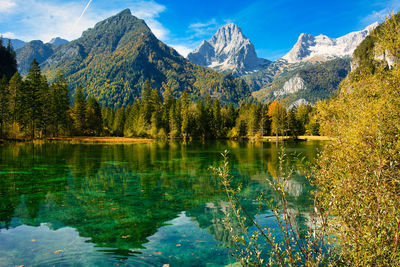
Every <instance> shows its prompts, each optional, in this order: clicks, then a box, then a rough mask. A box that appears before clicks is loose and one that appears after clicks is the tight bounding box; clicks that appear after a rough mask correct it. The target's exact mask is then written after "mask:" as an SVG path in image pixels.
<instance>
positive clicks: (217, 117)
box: [212, 99, 223, 138]
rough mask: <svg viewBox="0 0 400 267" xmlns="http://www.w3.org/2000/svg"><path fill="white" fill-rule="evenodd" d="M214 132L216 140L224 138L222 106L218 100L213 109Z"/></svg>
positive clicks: (215, 101)
mask: <svg viewBox="0 0 400 267" xmlns="http://www.w3.org/2000/svg"><path fill="white" fill-rule="evenodd" d="M212 132H213V133H214V136H215V137H216V138H220V137H223V121H222V114H221V105H220V103H219V100H218V99H215V100H214V102H213V107H212Z"/></svg>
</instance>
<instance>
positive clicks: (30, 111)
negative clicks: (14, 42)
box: [22, 59, 45, 139]
mask: <svg viewBox="0 0 400 267" xmlns="http://www.w3.org/2000/svg"><path fill="white" fill-rule="evenodd" d="M43 83H44V81H43V77H42V73H41V70H40V67H39V63H38V62H37V61H36V59H33V61H32V63H31V68H30V69H29V71H28V75H27V77H26V86H24V87H23V89H24V90H23V93H22V94H23V103H22V110H24V115H23V126H25V128H26V130H28V132H29V134H30V136H31V138H32V139H34V138H35V136H36V130H37V128H41V123H42V119H43V117H42V115H43V114H42V112H43V102H42V101H43V93H44V92H43V91H45V89H43V88H42V87H43V86H44V84H43Z"/></svg>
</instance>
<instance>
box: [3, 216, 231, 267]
mask: <svg viewBox="0 0 400 267" xmlns="http://www.w3.org/2000/svg"><path fill="white" fill-rule="evenodd" d="M148 241H149V242H148V243H147V244H145V247H146V248H145V249H141V250H136V251H135V250H131V252H132V254H131V255H130V256H131V257H126V258H125V259H123V258H120V259H116V258H112V255H109V256H108V255H107V254H108V253H107V252H112V250H110V249H108V248H98V247H96V246H95V245H94V244H93V243H91V242H90V238H83V237H80V236H79V233H78V232H77V231H76V230H75V229H73V228H71V227H65V228H61V229H58V230H52V229H51V225H49V224H45V223H42V224H41V225H40V226H38V227H33V226H27V225H21V226H18V227H16V228H12V229H7V230H6V229H2V230H0V262H1V264H0V265H1V266H20V265H25V266H32V265H47V266H51V265H53V264H63V263H64V264H68V263H69V264H71V263H73V265H74V266H79V265H82V266H102V265H108V264H111V265H114V264H116V263H123V264H124V265H128V266H137V265H138V264H139V265H140V266H146V265H148V266H154V265H157V266H158V265H160V266H162V265H163V264H167V263H168V264H172V266H174V265H185V266H188V265H205V264H208V266H224V265H226V264H228V263H229V262H230V261H234V260H233V259H231V260H230V261H229V259H228V253H227V250H226V249H224V248H223V247H221V246H218V245H219V242H217V241H215V240H214V238H213V236H212V235H210V234H209V233H208V232H207V230H205V229H201V228H199V226H198V225H197V223H196V221H195V220H193V219H192V218H190V217H187V216H186V214H185V212H182V213H180V214H179V215H178V217H177V218H175V219H173V220H171V221H169V222H166V225H165V226H163V227H160V228H159V229H158V230H157V232H156V233H155V234H154V235H152V236H150V237H149V238H148ZM104 252H106V253H104ZM196 262H197V263H196ZM210 264H211V265H210Z"/></svg>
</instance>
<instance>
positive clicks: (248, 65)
mask: <svg viewBox="0 0 400 267" xmlns="http://www.w3.org/2000/svg"><path fill="white" fill-rule="evenodd" d="M188 59H189V60H190V61H192V62H193V63H195V64H198V65H201V66H205V67H210V68H214V69H216V70H219V71H233V72H234V73H235V74H237V75H242V74H246V73H248V72H253V71H256V70H260V69H262V68H265V67H266V66H267V65H268V64H269V63H270V61H268V60H266V59H261V58H258V57H257V54H256V51H255V48H254V45H253V44H252V43H251V42H250V40H249V39H248V38H247V37H246V36H245V35H244V34H243V32H242V30H241V29H240V27H238V26H237V25H236V24H234V23H230V24H227V25H225V26H223V27H221V28H220V29H218V31H217V33H216V34H215V35H214V36H213V37H211V39H210V40H208V41H203V42H202V43H201V44H200V46H199V47H198V48H197V49H196V50H194V51H193V52H192V53H190V54H189V55H188Z"/></svg>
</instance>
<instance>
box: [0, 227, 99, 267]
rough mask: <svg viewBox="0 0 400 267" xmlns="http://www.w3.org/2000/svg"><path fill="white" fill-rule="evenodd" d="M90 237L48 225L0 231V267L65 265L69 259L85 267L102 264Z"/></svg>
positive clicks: (68, 228) (73, 230)
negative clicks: (94, 263) (0, 266)
mask: <svg viewBox="0 0 400 267" xmlns="http://www.w3.org/2000/svg"><path fill="white" fill-rule="evenodd" d="M88 240H89V239H88V238H83V237H80V236H79V233H78V232H77V231H76V230H75V229H73V228H70V227H65V228H61V229H58V230H51V229H50V228H49V226H48V225H47V224H44V223H43V224H41V225H40V226H39V227H33V226H27V225H21V226H18V227H16V228H13V229H8V230H6V229H2V230H0V265H2V266H20V265H25V266H32V265H47V266H51V265H53V264H59V263H62V262H64V263H66V262H68V260H69V259H73V261H74V262H75V263H77V264H82V265H85V264H86V263H88V262H89V261H92V262H96V261H99V262H101V259H100V258H99V256H100V255H99V254H98V253H97V252H96V249H95V246H94V244H92V243H89V242H87V241H88Z"/></svg>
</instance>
